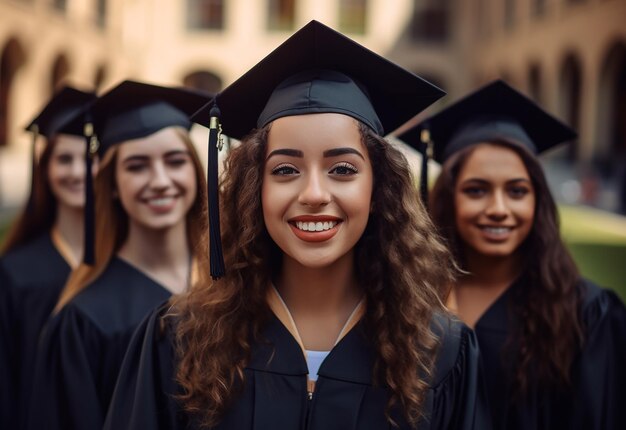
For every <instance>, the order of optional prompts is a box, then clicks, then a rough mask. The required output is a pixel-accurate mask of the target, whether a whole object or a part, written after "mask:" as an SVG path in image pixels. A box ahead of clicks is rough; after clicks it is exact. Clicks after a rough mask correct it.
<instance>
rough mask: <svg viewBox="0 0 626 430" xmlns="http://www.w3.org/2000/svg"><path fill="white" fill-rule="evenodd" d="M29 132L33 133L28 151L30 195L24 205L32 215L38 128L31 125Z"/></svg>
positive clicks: (35, 125)
mask: <svg viewBox="0 0 626 430" xmlns="http://www.w3.org/2000/svg"><path fill="white" fill-rule="evenodd" d="M30 131H31V132H32V133H33V141H32V143H31V149H30V151H31V152H30V194H29V196H28V203H27V204H26V211H27V212H28V213H31V214H32V213H33V211H34V210H35V186H36V185H35V175H36V174H37V154H36V153H37V137H38V136H39V126H38V125H37V124H33V125H32V126H31V127H30Z"/></svg>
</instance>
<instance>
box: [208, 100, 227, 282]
mask: <svg viewBox="0 0 626 430" xmlns="http://www.w3.org/2000/svg"><path fill="white" fill-rule="evenodd" d="M210 118H211V119H210V126H209V163H208V166H207V179H208V187H209V190H208V191H209V192H208V200H209V201H208V203H209V255H210V264H211V277H212V278H213V279H219V278H221V277H223V276H224V274H225V273H226V269H225V267H224V255H223V252H222V234H221V232H220V207H219V184H218V176H219V174H218V150H219V147H220V146H221V142H220V137H221V136H220V135H221V130H220V110H219V108H218V107H217V105H214V106H213V107H212V108H211V113H210Z"/></svg>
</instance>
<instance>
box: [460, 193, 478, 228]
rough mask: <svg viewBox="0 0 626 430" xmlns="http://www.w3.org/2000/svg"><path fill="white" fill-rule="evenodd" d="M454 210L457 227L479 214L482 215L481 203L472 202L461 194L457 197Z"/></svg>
mask: <svg viewBox="0 0 626 430" xmlns="http://www.w3.org/2000/svg"><path fill="white" fill-rule="evenodd" d="M454 208H455V219H456V222H457V225H459V224H460V223H461V222H464V221H467V220H469V219H471V218H473V217H474V216H476V215H477V214H478V213H480V204H479V202H477V201H474V200H470V199H468V198H467V197H465V196H464V195H463V194H461V193H458V194H456V195H455V198H454Z"/></svg>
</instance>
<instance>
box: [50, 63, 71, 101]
mask: <svg viewBox="0 0 626 430" xmlns="http://www.w3.org/2000/svg"><path fill="white" fill-rule="evenodd" d="M69 74H70V63H69V61H68V59H67V56H66V55H65V54H59V55H57V57H56V58H55V59H54V62H53V63H52V70H51V73H50V90H51V91H50V94H54V93H55V92H56V91H58V90H59V89H60V87H61V86H63V84H64V83H65V80H66V78H67V76H68V75H69Z"/></svg>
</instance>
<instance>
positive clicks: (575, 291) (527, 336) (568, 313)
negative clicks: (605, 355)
mask: <svg viewBox="0 0 626 430" xmlns="http://www.w3.org/2000/svg"><path fill="white" fill-rule="evenodd" d="M489 144H494V145H500V146H504V147H506V148H509V149H511V150H513V151H515V153H516V154H518V155H519V157H520V158H521V160H522V162H523V163H524V166H525V167H526V170H527V171H528V175H529V177H530V178H531V181H532V184H533V187H534V190H535V196H536V203H535V216H534V223H533V226H532V229H531V231H530V233H529V235H528V237H527V238H526V240H525V241H524V243H522V245H520V246H521V248H520V249H519V251H520V254H521V255H523V256H524V258H525V260H524V264H525V269H524V271H523V276H525V277H526V278H525V279H526V280H527V281H528V282H527V283H526V284H525V288H524V289H523V291H520V292H519V295H520V297H516V298H515V300H512V301H511V303H510V306H511V311H512V312H513V313H514V315H516V316H517V319H519V320H520V321H521V322H522V324H521V327H520V328H519V332H514V333H511V334H510V335H509V337H510V338H509V339H508V340H507V348H506V349H508V350H510V349H511V348H512V346H513V344H515V345H517V351H505V352H508V353H511V352H512V353H513V354H516V355H517V356H515V357H514V360H515V362H516V363H517V364H516V367H515V384H516V387H515V391H516V392H517V393H518V394H519V395H524V394H525V393H526V392H527V390H528V387H529V382H530V381H529V376H528V375H530V374H533V373H534V372H531V371H535V372H536V373H537V375H538V377H539V381H540V383H542V385H543V386H544V387H545V386H546V385H555V384H556V385H559V384H565V386H567V385H568V384H569V383H570V368H571V366H572V363H573V361H574V358H575V354H576V352H577V350H578V349H579V347H580V345H581V344H582V341H583V329H582V324H581V322H580V315H579V309H580V305H581V301H582V299H581V290H580V288H579V285H580V282H581V277H580V274H579V272H578V269H577V267H576V264H575V263H574V260H573V259H572V257H571V256H570V254H569V252H568V251H567V249H566V247H565V244H564V243H563V241H562V239H561V236H560V233H559V221H558V213H557V208H556V204H555V202H554V198H553V197H552V194H551V193H550V190H549V188H548V184H547V181H546V178H545V175H544V172H543V169H542V168H541V165H540V164H539V160H538V159H537V157H536V156H535V155H533V154H532V153H530V151H528V150H527V149H525V148H524V147H523V146H522V145H520V144H517V143H515V142H509V141H507V140H499V141H494V142H491V141H490V142H489ZM478 145H479V144H476V145H472V146H469V147H467V148H465V149H463V150H460V151H458V152H456V153H455V154H453V155H452V156H451V157H450V158H449V159H448V160H447V161H446V162H445V163H444V164H443V168H442V171H441V174H440V176H439V178H438V179H437V182H436V183H435V186H434V189H433V192H432V193H431V198H430V211H431V215H432V218H433V221H434V222H435V224H437V226H438V228H439V231H440V233H441V234H442V236H443V237H445V238H446V240H447V242H448V245H449V246H450V248H451V250H452V252H453V253H454V254H455V256H456V258H457V260H458V261H459V262H460V264H461V266H462V267H463V266H464V263H463V247H464V244H463V241H462V240H461V238H460V237H459V235H458V233H457V229H456V224H455V216H456V215H455V212H456V208H455V205H454V201H455V200H454V193H455V188H456V183H457V179H458V176H459V173H460V171H461V169H462V167H463V165H464V164H465V162H466V161H467V160H468V158H469V157H470V155H471V154H472V153H473V152H474V150H475V149H476V148H477V147H478Z"/></svg>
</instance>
